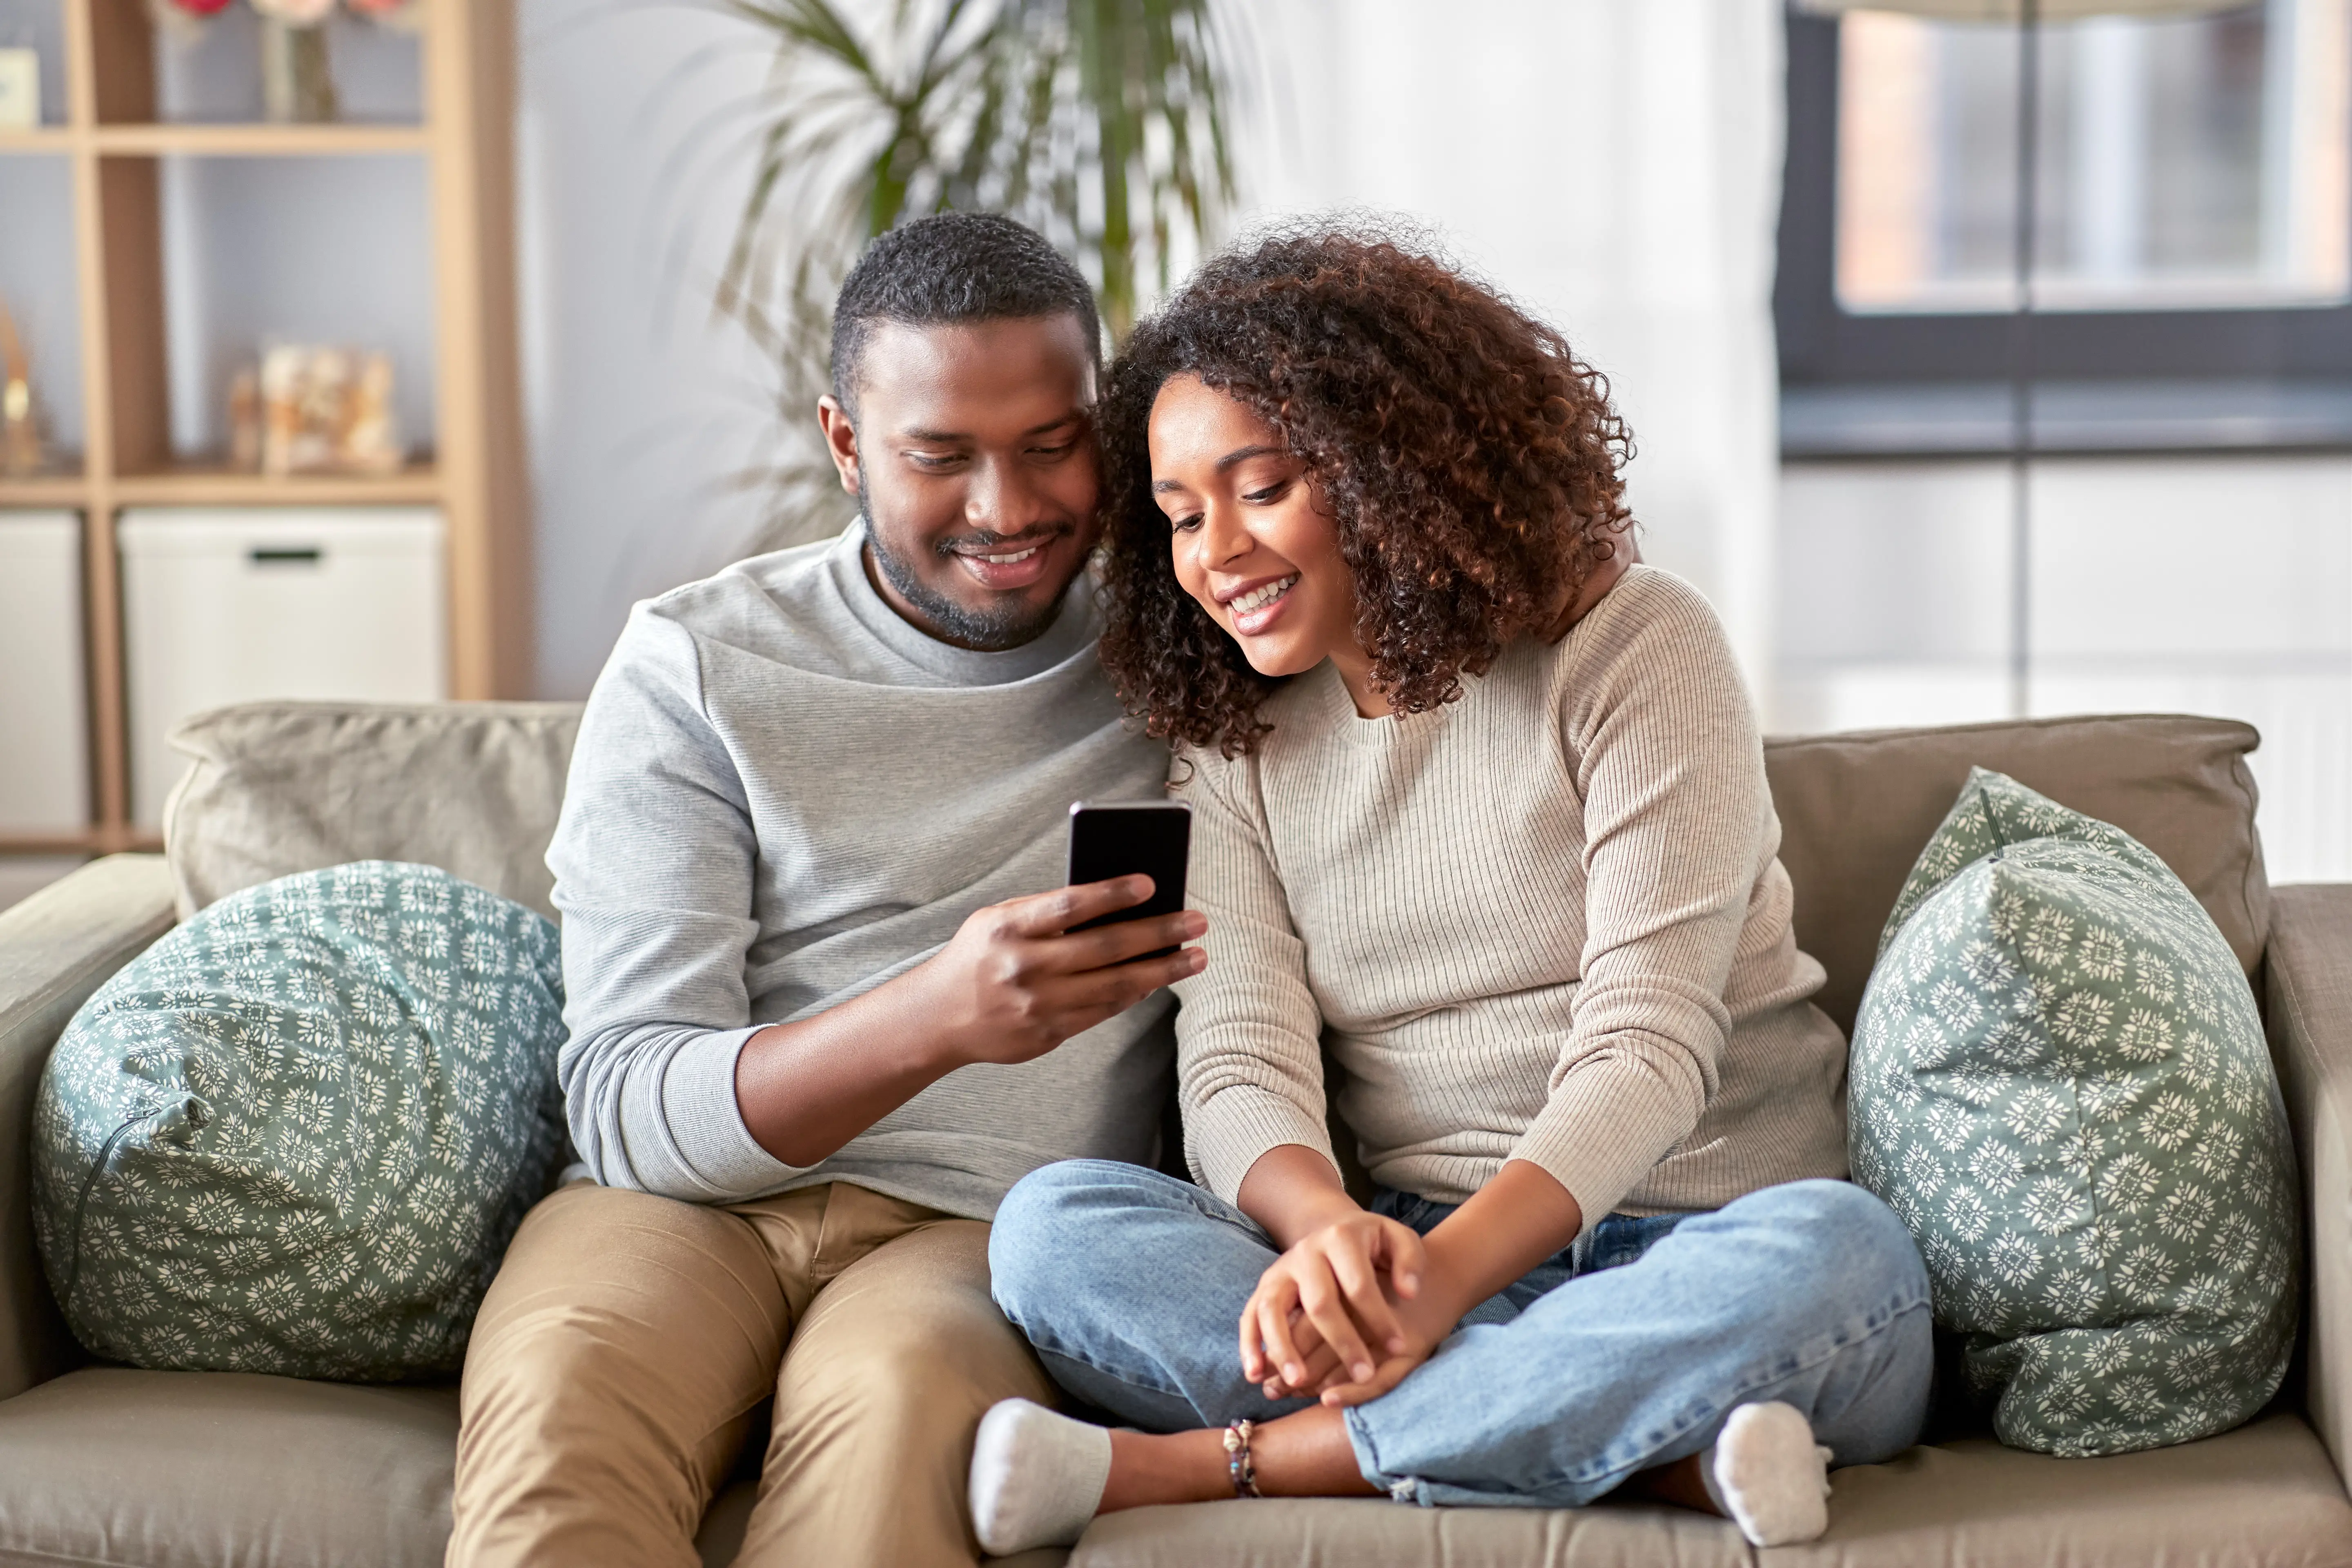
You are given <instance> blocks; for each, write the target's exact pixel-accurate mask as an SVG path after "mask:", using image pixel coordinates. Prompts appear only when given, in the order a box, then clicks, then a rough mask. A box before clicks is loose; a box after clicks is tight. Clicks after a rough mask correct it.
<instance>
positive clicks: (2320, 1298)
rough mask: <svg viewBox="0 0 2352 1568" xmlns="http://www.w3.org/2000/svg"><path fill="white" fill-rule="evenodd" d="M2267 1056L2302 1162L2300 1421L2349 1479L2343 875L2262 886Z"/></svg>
mask: <svg viewBox="0 0 2352 1568" xmlns="http://www.w3.org/2000/svg"><path fill="white" fill-rule="evenodd" d="M2273 899H2274V900H2275V901H2274V902H2273V906H2272V914H2271V939H2270V947H2269V951H2268V952H2267V954H2266V957H2267V961H2268V962H2267V970H2268V979H2267V981H2266V986H2267V991H2268V1000H2269V1004H2270V1037H2271V1056H2272V1058H2273V1060H2275V1061H2276V1062H2277V1064H2278V1071H2279V1087H2280V1088H2281V1089H2283V1090H2284V1092H2285V1095H2286V1113H2287V1120H2288V1121H2290V1122H2291V1123H2293V1124H2294V1143H2295V1151H2296V1153H2297V1154H2298V1155H2299V1156H2300V1157H2301V1160H2302V1163H2303V1184H2304V1197H2305V1223H2306V1225H2307V1226H2308V1231H2309V1255H2308V1256H2309V1265H2308V1267H2309V1279H2310V1291H2311V1298H2310V1299H2311V1319H2310V1329H2309V1331H2308V1332H2307V1334H2306V1336H2305V1356H2306V1358H2307V1361H2308V1363H2309V1384H2308V1386H2307V1387H2306V1389H2305V1405H2306V1407H2307V1408H2308V1410H2309V1413H2310V1416H2311V1424H2312V1426H2315V1427H2316V1428H2317V1429H2318V1432H2319V1436H2320V1439H2321V1441H2323V1442H2325V1443H2326V1445H2327V1451H2328V1453H2329V1455H2330V1456H2332V1457H2333V1458H2335V1460H2336V1473H2337V1474H2338V1475H2340V1476H2343V1477H2345V1478H2346V1480H2347V1485H2352V883H2340V882H2339V883H2324V884H2313V885H2310V886H2305V887H2286V888H2278V889H2273Z"/></svg>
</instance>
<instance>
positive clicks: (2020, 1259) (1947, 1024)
mask: <svg viewBox="0 0 2352 1568" xmlns="http://www.w3.org/2000/svg"><path fill="white" fill-rule="evenodd" d="M1848 1092H1849V1098H1850V1110H1851V1122H1850V1125H1851V1127H1852V1141H1853V1147H1852V1151H1851V1152H1852V1156H1853V1173H1854V1179H1855V1180H1856V1181H1858V1182H1860V1183H1861V1184H1863V1185H1864V1186H1866V1187H1868V1188H1869V1189H1870V1190H1871V1191H1872V1192H1874V1193H1876V1194H1878V1195H1879V1196H1880V1197H1882V1198H1884V1199H1885V1200H1886V1202H1887V1204H1888V1205H1890V1206H1892V1207H1893V1208H1894V1209H1895V1212H1896V1213H1897V1214H1899V1215H1902V1216H1903V1218H1904V1220H1905V1221H1906V1223H1907V1224H1908V1225H1909V1226H1910V1227H1911V1231H1912V1234H1913V1235H1914V1236H1915V1237H1917V1238H1918V1242H1919V1249H1920V1253H1921V1255H1922V1256H1923V1257H1924V1258H1926V1260H1927V1273H1928V1277H1929V1279H1931V1281H1932V1282H1933V1284H1934V1289H1935V1300H1936V1317H1937V1321H1939V1322H1941V1323H1942V1324H1943V1325H1944V1326H1945V1327H1947V1328H1948V1329H1952V1330H1956V1331H1959V1332H1960V1334H1961V1335H1962V1336H1963V1337H1964V1344H1965V1352H1966V1364H1967V1368H1968V1381H1969V1385H1970V1388H1971V1389H1972V1391H1973V1392H1974V1393H1975V1394H1977V1395H1978V1397H1979V1399H1981V1400H1984V1401H1985V1402H1987V1403H1990V1405H1992V1413H1993V1426H1994V1430H1995V1431H1996V1432H1997V1433H1998V1434H1999V1436H2000V1439H2001V1441H2003V1442H2005V1443H2009V1444H2011V1445H2014V1446H2015V1447H2022V1448H2035V1449H2040V1450H2042V1451H2043V1452H2045V1453H2053V1454H2065V1455H2089V1454H2115V1453H2122V1452H2126V1451H2128V1450H2131V1449H2135V1448H2149V1447H2158V1446H2160V1445H2163V1444H2168V1443H2181V1442H2186V1441H2188V1440H2189V1439H2190V1438H2194V1437H2203V1436H2210V1435H2211V1434H2213V1433H2216V1432H2221V1431H2225V1430H2227V1429H2228V1428H2229V1427H2231V1426H2236V1425H2237V1424H2238V1423H2240V1422H2242V1421H2243V1420H2245V1419H2246V1418H2247V1417H2249V1416H2250V1415H2253V1414H2254V1412H2255V1411H2257V1410H2258V1409H2260V1408H2261V1407H2262V1405H2263V1404H2264V1403H2265V1402H2266V1401H2267V1400H2268V1399H2269V1398H2270V1396H2271V1395H2272V1394H2273V1393H2275V1392H2276V1391H2277V1389H2278V1386H2279V1383H2280V1380H2281V1379H2282V1378H2283V1377H2284V1375H2285V1372H2286V1363H2287V1357H2288V1356H2289V1354H2290V1353H2291V1352H2293V1350H2294V1331H2295V1320H2296V1293H2295V1278H2296V1268H2297V1263H2298V1260H2299V1258H2300V1257H2301V1251H2300V1245H2299V1242H2298V1238H2297V1234H2296V1233H2297V1227H2298V1223H2299V1222H2298V1215H2297V1210H2296V1206H2295V1199H2294V1169H2293V1163H2294V1153H2293V1149H2292V1145H2291V1144H2290V1142H2289V1141H2288V1132H2287V1126H2286V1116H2285V1111H2284V1108H2283V1106H2282V1105H2281V1102H2280V1099H2279V1090H2278V1082H2277V1079H2276V1078H2275V1077H2274V1076H2273V1071H2272V1068H2271V1059H2270V1054H2269V1051H2268V1050H2267V1049H2266V1047H2264V1044H2263V1026H2262V1021H2261V1019H2260V1018H2259V1017H2258V1016H2256V1014H2255V1012H2254V999H2253V994H2252V991H2251V990H2250V989H2249V988H2248V986H2247V984H2246V979H2245V974H2244V973H2243V972H2242V970H2241V969H2240V968H2239V967H2238V962H2237V960H2236V958H2235V957H2234V956H2233V955H2232V954H2231V952H2230V947H2229V944H2228V943H2227V942H2224V941H2223V940H2222V937H2221V932H2220V931H2217V930H2216V929H2214V925H2213V922H2212V920H2211V919H2210V917H2209V916H2208V915H2207V914H2206V913H2205V911H2204V910H2203V909H2201V908H2200V906H2199V905H2198V902H2197V900H2196V899H2195V898H2194V897H2193V896H2192V895H2191V894H2190V893H2189V889H2187V888H2185V887H2183V886H2182V885H2181V883H2180V880H2179V878H2177V877H2175V876H2174V875H2173V874H2172V872H2171V870H2170V869H2169V868H2167V867H2166V866H2165V864H2164V863H2163V862H2162V861H2161V860H2159V859H2158V858H2157V857H2156V856H2155V855H2154V854H2152V853H2151V852H2150V851H2149V850H2148V849H2147V848H2146V847H2144V846H2142V845H2141V844H2140V843H2139V842H2138V841H2137V839H2134V838H2133V837H2131V836H2130V835H2128V834H2126V833H2125V832H2123V831H2121V830H2120V829H2118V828H2115V827H2111V826H2108V825H2107V824H2105V823H2104V822H2096V821H2094V820H2092V819H2091V818H2089V817H2087V816H2082V815H2081V814H2080V813H2077V812H2073V811H2069V810H2067V809H2066V808H2065V807H2064V806H2062V805H2058V804H2057V803H2056V802H2054V801H2052V800H2048V799H2046V798H2044V797H2043V796H2042V795H2036V794H2035V793H2033V791H2032V790H2030V789H2027V788H2025V787H2024V786H2023V785H2022V784H2018V783H2017V782H2016V781H2015V780H2013V779H2010V778H2005V777H2003V776H2002V775H2001V774H2000V773H1989V772H1987V771H1985V770H1984V769H1981V768H1979V769H1977V770H1975V772H1973V773H1971V774H1970V775H1969V782H1968V784H1967V786H1966V787H1965V788H1964V789H1962V790H1961V792H1960V797H1959V800H1958V803H1957V804H1955V805H1953V807H1952V810H1951V815H1949V816H1947V817H1946V818H1945V819H1944V824H1943V826H1941V827H1939V828H1937V831H1936V836H1935V837H1934V838H1932V839H1930V840H1929V841H1928V844H1927V848H1926V849H1925V850H1923V851H1921V853H1920V856H1919V860H1918V864H1917V865H1916V866H1915V867H1914V868H1913V869H1912V872H1911V879H1910V880H1909V881H1908V882H1907V883H1906V885H1905V887H1904V889H1903V893H1902V896H1901V898H1900V899H1898V900H1896V902H1895V912H1894V913H1893V914H1892V915H1890V916H1889V917H1888V919H1887V922H1886V931H1885V935H1884V936H1883V937H1882V938H1881V940H1880V943H1879V956H1878V965H1877V968H1876V969H1875V970H1874V972H1873V973H1872V974H1871V977H1870V988H1869V990H1868V991H1867V992H1866V993H1865V994H1864V997H1863V1003H1862V1012H1861V1015H1860V1016H1859V1017H1858V1018H1857V1020H1856V1021H1855V1024H1854V1032H1853V1060H1852V1068H1851V1076H1850V1079H1849V1091H1848Z"/></svg>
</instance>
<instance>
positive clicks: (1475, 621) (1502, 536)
mask: <svg viewBox="0 0 2352 1568" xmlns="http://www.w3.org/2000/svg"><path fill="white" fill-rule="evenodd" d="M1179 375H1192V376H1197V377H1199V378H1200V379H1201V380H1202V382H1204V383H1206V384H1208V385H1210V386H1213V387H1215V388H1216V389H1218V390H1219V391H1221V392H1223V393H1224V394H1226V395H1228V396H1231V397H1233V398H1235V399H1237V400H1238V401H1240V402H1242V403H1244V404H1245V405H1248V406H1249V407H1251V408H1253V409H1255V411H1256V412H1257V414H1258V416H1260V417H1261V418H1263V419H1265V421H1266V422H1267V423H1268V424H1269V425H1271V426H1274V428H1275V429H1276V430H1277V431H1279V432H1280V433H1281V435H1282V437H1283V438H1284V440H1285V441H1286V442H1287V443H1288V445H1289V447H1290V449H1291V451H1292V452H1293V453H1295V454H1296V455H1297V457H1299V458H1302V459H1304V461H1305V463H1306V465H1307V479H1308V482H1309V483H1310V484H1311V485H1312V486H1313V487H1314V489H1315V492H1316V496H1317V504H1318V506H1319V507H1320V508H1321V509H1322V510H1325V511H1327V512H1328V513H1329V514H1330V515H1331V516H1332V517H1333V518H1334V520H1335V521H1336V523H1337V527H1338V532H1339V553H1340V557H1341V559H1343V560H1344V561H1346V562H1347V563H1348V567H1349V571H1350V572H1351V573H1352V574H1354V577H1355V588H1356V599H1357V603H1358V605H1359V606H1360V608H1359V610H1358V614H1357V618H1356V637H1357V639H1358V640H1359V641H1360V643H1361V644H1362V645H1363V647H1364V651H1365V652H1366V653H1367V654H1369V655H1370V658H1371V666H1372V677H1371V678H1372V683H1373V685H1374V686H1376V687H1377V688H1379V689H1380V690H1381V694H1382V695H1383V696H1385V697H1386V698H1387V699H1388V700H1389V703H1390V705H1391V708H1393V709H1394V710H1396V711H1398V712H1400V713H1411V712H1418V711H1421V710H1425V709H1430V708H1434V707H1436V706H1437V705H1439V704H1440V703H1444V702H1450V701H1453V700H1454V699H1456V698H1458V697H1459V696H1461V695H1462V689H1463V688H1462V679H1463V677H1464V676H1465V675H1470V676H1477V675H1483V674H1485V673H1486V670H1487V669H1488V668H1490V667H1492V665H1493V664H1494V662H1495V659H1496V656H1497V655H1499V654H1500V653H1501V652H1502V650H1503V648H1504V647H1505V645H1507V643H1509V642H1510V641H1511V640H1512V639H1513V638H1515V637H1519V636H1521V635H1523V634H1529V633H1534V632H1538V631H1541V630H1542V629H1544V627H1545V626H1546V625H1547V624H1548V623H1549V622H1550V621H1552V620H1553V619H1554V618H1555V617H1556V616H1558V615H1559V612H1560V611H1561V610H1562V609H1563V607H1564V606H1565V605H1567V604H1568V603H1570V601H1572V600H1573V599H1574V598H1575V596H1576V595H1577V593H1578V591H1579V590H1580V589H1581V588H1582V587H1583V585H1584V584H1585V581H1586V579H1587V578H1588V577H1589V576H1590V575H1591V572H1592V570H1593V568H1594V567H1595V566H1596V565H1598V564H1599V563H1601V562H1604V561H1606V560H1608V559H1609V558H1610V556H1611V554H1612V550H1613V546H1612V539H1613V538H1614V537H1616V536H1618V535H1620V534H1622V531H1623V530H1624V529H1626V528H1627V527H1629V526H1630V525H1631V521H1632V519H1631V515H1630V514H1629V513H1628V512H1627V511H1626V510H1625V503H1624V485H1623V481H1622V479H1620V477H1619V473H1618V469H1619V466H1620V465H1621V464H1622V462H1623V461H1624V460H1625V459H1626V458H1630V457H1631V456H1632V455H1633V445H1632V438H1631V437H1630V436H1629V435H1628V433H1627V431H1626V429H1625V426H1624V424H1623V423H1622V421H1621V420H1620V419H1619V418H1618V417H1617V415H1616V412H1615V411H1614V410H1613V409H1612V407H1611V406H1610V403H1609V385H1608V383H1607V381H1606V380H1604V379H1603V378H1602V376H1601V374H1600V373H1599V372H1597V371H1595V370H1593V369H1592V368H1591V366H1589V365H1587V364H1585V363H1582V362H1581V361H1580V360H1579V359H1577V357H1576V356H1575V354H1574V353H1571V352H1570V349H1569V346H1568V343H1567V342H1566V340H1565V339H1563V338H1562V337H1561V336H1560V335H1559V333H1558V332H1557V331H1553V330H1552V329H1551V328H1550V327H1548V326H1546V325H1545V324H1544V323H1543V322H1541V321H1537V320H1535V319H1534V318H1532V317H1531V316H1529V315H1528V314H1527V313H1526V312H1525V311H1522V310H1519V309H1518V308H1517V307H1516V306H1514V305H1513V304H1512V303H1511V302H1510V301H1509V300H1506V299H1504V298H1503V297H1501V296H1500V295H1499V294H1497V293H1496V292H1495V291H1494V290H1492V289H1487V288H1486V287H1484V286H1483V285H1481V284H1479V283H1477V282H1475V281H1474V280H1473V279H1469V278H1467V277H1465V276H1464V275H1463V274H1462V273H1461V272H1460V271H1459V270H1457V269H1455V268H1453V267H1450V266H1448V265H1446V264H1445V263H1444V261H1443V260H1440V259H1438V258H1436V257H1435V256H1433V254H1430V253H1429V252H1428V251H1427V250H1425V249H1424V248H1423V247H1421V246H1419V245H1417V244H1412V243H1409V242H1407V241H1405V240H1402V239H1400V238H1399V237H1396V236H1395V235H1392V234H1391V233H1388V232H1384V231H1382V230H1379V229H1372V228H1366V227H1357V226H1348V227H1339V228H1331V227H1318V228H1315V229H1311V230H1289V231H1282V232H1276V233H1275V234H1273V235H1271V236H1270V237H1265V238H1264V239H1262V240H1260V241H1259V242H1257V243H1256V244H1255V245H1253V246H1250V247H1247V248H1237V249H1234V250H1232V251H1228V252H1226V253H1225V254H1223V255H1222V256H1219V257H1217V258H1214V259H1213V260H1211V261H1210V262H1208V263H1207V264H1206V265H1205V266H1203V267H1202V268H1201V270H1200V271H1199V272H1198V273H1197V274H1196V275H1195V276H1194V277H1193V279H1192V281H1191V282H1190V283H1188V284H1187V285H1186V286H1185V287H1184V289H1182V291H1181V292H1180V293H1178V294H1177V295H1176V296H1175V297H1174V298H1172V299H1171V300H1169V301H1168V303H1167V304H1166V305H1165V306H1164V307H1163V308H1162V309H1160V310H1159V311H1158V312H1157V313H1155V314H1154V315H1152V316H1151V317H1150V319H1149V320H1147V321H1144V322H1143V323H1142V324H1141V325H1139V326H1138V327H1137V328H1136V330H1135V332H1134V335H1133V336H1132V337H1130V338H1129V340H1128V343H1127V348H1126V351H1125V353H1123V354H1121V356H1120V357H1119V360H1118V363H1117V365H1116V366H1114V367H1113V369H1112V371H1111V374H1110V382H1109V386H1108V390H1107V392H1106V394H1105V396H1104V399H1103V411H1102V434H1103V452H1104V459H1105V471H1104V481H1105V482H1104V490H1103V503H1104V517H1105V521H1106V527H1105V531H1104V539H1103V566H1102V571H1103V587H1104V592H1105V596H1106V609H1107V615H1108V626H1107V627H1106V629H1105V631H1104V633H1103V638H1102V659H1103V664H1104V666H1105V667H1106V668H1108V670H1109V671H1110V675H1111V679H1112V680H1113V682H1114V683H1115V684H1116V685H1117V687H1118V692H1119V697H1120V700H1122V701H1123V702H1124V703H1125V704H1126V705H1127V708H1128V710H1129V712H1131V713H1134V714H1138V715H1139V716H1140V717H1141V718H1142V719H1143V720H1144V721H1145V724H1146V727H1147V728H1148V729H1149V730H1150V732H1151V733H1152V734H1154V735H1158V736H1161V737H1164V738H1167V739H1170V740H1173V741H1176V742H1181V743H1184V744H1187V745H1193V746H1201V747H1207V746H1211V745H1214V746H1216V747H1217V748H1218V749H1219V750H1220V751H1222V752H1223V754H1224V755H1226V756H1228V757H1231V756H1236V755H1239V754H1241V753H1244V752H1250V751H1253V750H1255V747H1256V745H1257V743H1258V742H1259V740H1260V739H1261V738H1262V737H1263V736H1264V735H1265V733H1266V732H1267V731H1269V730H1270V729H1271V728H1272V726H1271V725H1269V724H1267V723H1266V722H1265V721H1263V720H1261V719H1260V718H1259V717H1258V708H1259V705H1260V704H1261V703H1262V702H1264V701H1265V698H1266V697H1267V695H1268V694H1269V693H1270V692H1272V691H1273V690H1274V689H1275V688H1276V687H1277V686H1278V685H1280V684H1281V682H1280V681H1279V680H1278V679H1274V678H1270V677H1267V676H1263V675H1260V674H1258V673H1257V672H1256V671H1255V670H1254V669H1252V668H1250V665H1249V661H1248V660H1247V659H1246V658H1244V657H1243V656H1242V652H1241V649H1240V648H1239V647H1237V646H1235V644H1234V640H1233V638H1232V637H1229V636H1227V635H1226V633H1225V631H1224V629H1223V627H1221V626H1218V625H1217V624H1216V623H1215V622H1214V621H1213V620H1212V619H1211V618H1210V617H1209V615H1208V612H1206V611H1205V610H1203V609H1202V608H1201V606H1200V605H1198V604H1197V603H1195V602H1194V601H1193V599H1192V596H1191V595H1188V594H1186V593H1185V592H1184V590H1183V588H1182V587H1181V585H1179V584H1178V583H1177V581H1176V574H1175V571H1174V568H1173V566H1172V564H1171V560H1170V546H1169V524H1168V519H1167V517H1166V516H1165V514H1163V513H1162V512H1161V511H1160V509H1159V507H1158V506H1156V505H1155V504H1153V501H1152V498H1151V458H1150V451H1149V449H1148V447H1147V443H1146V431H1147V428H1148V426H1150V419H1151V405H1152V402H1153V400H1154V399H1155V398H1156V397H1157V396H1158V395H1159V393H1160V387H1161V386H1162V385H1163V384H1165V383H1166V382H1167V381H1168V380H1169V379H1170V378H1171V377H1173V376H1179Z"/></svg>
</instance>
